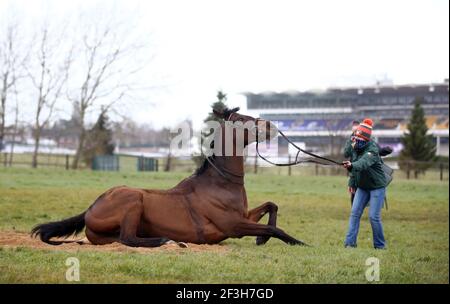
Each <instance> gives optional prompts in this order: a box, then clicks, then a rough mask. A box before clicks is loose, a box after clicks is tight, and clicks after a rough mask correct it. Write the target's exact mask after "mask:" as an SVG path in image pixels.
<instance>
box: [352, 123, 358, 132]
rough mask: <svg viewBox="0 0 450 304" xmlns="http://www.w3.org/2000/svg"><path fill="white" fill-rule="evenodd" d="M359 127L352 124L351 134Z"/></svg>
mask: <svg viewBox="0 0 450 304" xmlns="http://www.w3.org/2000/svg"><path fill="white" fill-rule="evenodd" d="M358 126H359V125H357V124H354V125H352V133H355V131H356V129H357V128H358Z"/></svg>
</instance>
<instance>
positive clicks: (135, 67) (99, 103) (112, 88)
mask: <svg viewBox="0 0 450 304" xmlns="http://www.w3.org/2000/svg"><path fill="white" fill-rule="evenodd" d="M80 23H82V22H80ZM124 28H127V29H129V27H127V26H124V24H112V23H111V22H109V23H108V22H107V23H101V22H98V23H97V24H94V25H91V26H90V27H89V28H88V27H86V30H85V31H84V32H83V33H84V34H83V36H82V37H81V42H80V43H79V44H78V45H79V46H80V50H79V52H80V55H79V56H77V58H78V59H79V61H78V62H77V64H74V66H76V69H74V70H72V73H73V74H71V75H76V76H74V77H71V82H72V79H76V81H75V83H74V84H73V85H71V86H70V88H69V90H68V92H67V98H68V99H69V100H70V101H71V102H72V104H73V105H74V108H76V109H77V112H78V113H77V116H78V120H79V122H78V124H79V137H78V147H77V150H76V153H75V157H74V160H73V163H72V168H74V169H76V168H77V167H78V163H79V161H80V156H81V154H82V151H83V148H84V145H85V142H86V130H87V127H86V124H87V115H88V113H89V112H93V111H100V109H103V111H109V110H112V108H113V107H114V106H117V104H118V103H119V102H120V101H121V100H122V99H123V98H124V97H127V98H128V100H130V99H132V98H133V97H132V95H131V94H132V93H133V92H134V91H136V90H141V89H143V88H142V87H139V86H138V84H137V82H136V80H135V78H134V77H133V76H135V75H136V73H137V72H139V71H140V70H141V69H142V68H143V67H144V62H141V63H139V64H135V59H136V58H135V57H136V56H137V53H138V52H139V51H140V50H141V49H142V48H143V47H144V46H143V45H138V44H137V43H135V42H133V41H131V42H130V41H129V39H127V38H128V37H126V34H127V32H126V31H123V29H124ZM129 30H130V29H129Z"/></svg>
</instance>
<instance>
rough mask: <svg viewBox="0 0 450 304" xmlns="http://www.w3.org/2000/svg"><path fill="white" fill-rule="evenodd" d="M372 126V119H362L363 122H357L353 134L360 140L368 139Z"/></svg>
mask: <svg viewBox="0 0 450 304" xmlns="http://www.w3.org/2000/svg"><path fill="white" fill-rule="evenodd" d="M372 126H373V121H372V119H370V118H366V119H364V120H363V122H362V123H360V124H359V126H358V128H356V131H355V136H356V137H358V138H360V139H362V140H365V141H369V140H370V136H371V135H372Z"/></svg>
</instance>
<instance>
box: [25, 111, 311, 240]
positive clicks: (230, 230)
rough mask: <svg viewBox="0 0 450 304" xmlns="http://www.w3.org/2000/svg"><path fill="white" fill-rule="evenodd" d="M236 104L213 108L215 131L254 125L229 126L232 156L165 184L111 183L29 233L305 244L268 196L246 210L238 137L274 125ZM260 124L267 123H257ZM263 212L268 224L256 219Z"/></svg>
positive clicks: (251, 136)
mask: <svg viewBox="0 0 450 304" xmlns="http://www.w3.org/2000/svg"><path fill="white" fill-rule="evenodd" d="M238 110H239V108H234V109H231V110H230V109H224V110H222V111H216V110H214V114H215V115H216V116H217V117H219V118H221V119H222V120H223V122H222V123H221V124H220V128H221V130H220V131H219V134H221V132H224V131H225V130H226V129H227V128H233V123H235V122H242V123H245V124H246V125H249V124H250V125H251V126H253V131H254V130H256V132H250V131H249V130H248V129H245V130H244V132H236V129H231V132H232V134H233V141H232V144H233V155H232V156H218V155H212V156H210V157H207V158H206V159H205V161H204V163H203V165H202V166H201V167H199V168H198V169H197V170H196V172H195V173H194V174H193V175H191V176H189V177H187V178H186V179H184V180H182V181H181V182H180V183H179V184H177V185H176V186H175V187H173V188H171V189H168V190H149V189H139V188H131V187H127V186H118V187H113V188H111V189H109V190H107V191H106V192H104V193H103V194H101V195H100V196H99V197H98V198H97V199H96V200H95V202H94V203H93V204H92V205H91V206H90V207H89V208H88V209H87V210H86V211H84V212H83V213H81V214H79V215H76V216H74V217H71V218H67V219H64V220H61V221H57V222H49V223H44V224H40V225H37V226H36V227H34V228H33V229H32V232H31V233H32V236H34V237H37V236H39V237H40V239H41V240H42V241H43V242H46V243H49V244H52V245H58V244H61V243H64V242H67V241H55V240H51V238H53V237H68V236H70V235H73V234H78V233H80V232H81V231H82V230H83V228H84V227H86V229H85V234H86V237H87V239H88V240H89V241H90V242H91V243H92V244H95V245H103V244H109V243H113V242H119V243H122V244H124V245H126V246H132V247H158V246H161V245H164V244H166V243H168V242H171V241H174V242H177V243H178V242H179V244H184V243H195V244H217V243H219V242H221V241H223V240H225V239H227V238H241V237H244V236H256V237H257V238H256V244H257V245H263V244H265V243H266V242H267V241H268V240H269V239H270V238H271V237H275V238H278V239H280V240H282V241H283V242H285V243H287V244H291V245H306V244H305V243H303V242H302V241H299V240H297V239H295V238H293V237H292V236H290V235H288V234H287V233H285V232H284V231H283V230H281V229H280V228H278V227H277V210H278V207H277V205H276V204H275V203H273V202H266V203H264V204H262V205H260V206H259V207H256V208H254V209H251V210H248V202H247V195H246V192H245V187H244V156H243V155H242V153H241V154H240V155H238V153H236V149H237V145H236V142H237V139H243V142H244V146H247V145H249V144H250V143H254V142H255V141H256V140H258V141H260V140H262V141H265V140H269V139H272V138H274V137H275V136H276V132H274V130H277V129H276V127H275V126H274V125H273V124H272V123H271V122H269V121H266V120H262V119H259V118H253V117H250V116H246V115H241V114H239V113H237V111H238ZM230 123H231V124H230ZM261 125H262V126H265V129H261ZM228 131H230V130H229V129H228ZM261 131H264V133H265V134H266V136H265V137H259V138H258V137H257V136H256V135H255V134H256V133H258V132H261ZM242 134H243V135H242ZM258 134H260V133H258ZM238 136H244V138H237V137H238ZM222 138H225V137H224V136H223V137H222ZM238 152H239V151H238ZM240 152H242V151H240ZM267 213H269V220H268V224H267V225H263V224H260V223H258V222H259V220H260V219H261V218H262V217H263V216H264V215H265V214H267ZM68 242H70V241H68Z"/></svg>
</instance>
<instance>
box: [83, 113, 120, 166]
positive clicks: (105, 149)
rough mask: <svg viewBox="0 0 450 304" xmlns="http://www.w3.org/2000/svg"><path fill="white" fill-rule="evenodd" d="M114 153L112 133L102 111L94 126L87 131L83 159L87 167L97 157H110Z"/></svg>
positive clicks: (106, 117) (105, 115)
mask: <svg viewBox="0 0 450 304" xmlns="http://www.w3.org/2000/svg"><path fill="white" fill-rule="evenodd" d="M113 153H114V143H113V132H112V130H111V129H110V124H109V119H108V116H107V114H106V112H105V111H103V110H102V112H101V113H100V115H99V117H98V119H97V122H96V123H95V125H94V126H93V127H92V128H91V129H90V130H88V133H87V138H86V145H85V148H84V151H83V159H84V161H85V162H86V164H87V165H88V166H90V165H91V164H92V161H93V159H94V157H95V156H97V155H112V154H113Z"/></svg>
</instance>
